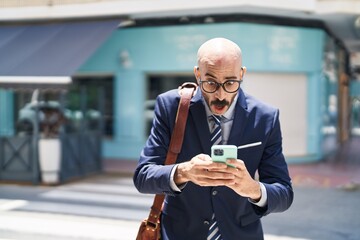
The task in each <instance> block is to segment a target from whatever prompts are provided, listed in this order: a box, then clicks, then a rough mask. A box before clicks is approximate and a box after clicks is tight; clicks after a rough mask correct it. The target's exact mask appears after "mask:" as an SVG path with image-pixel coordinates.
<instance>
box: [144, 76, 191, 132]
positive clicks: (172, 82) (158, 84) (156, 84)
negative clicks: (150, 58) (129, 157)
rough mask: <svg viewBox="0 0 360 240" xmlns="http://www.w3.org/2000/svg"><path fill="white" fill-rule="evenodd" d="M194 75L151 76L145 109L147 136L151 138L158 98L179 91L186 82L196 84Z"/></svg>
mask: <svg viewBox="0 0 360 240" xmlns="http://www.w3.org/2000/svg"><path fill="white" fill-rule="evenodd" d="M194 81H195V78H194V76H193V75H191V74H188V75H175V74H174V75H149V77H148V79H147V97H146V102H145V104H144V108H145V125H146V127H145V131H146V132H145V135H146V137H147V136H149V134H150V130H151V126H152V121H153V118H154V107H155V99H156V97H157V96H158V95H159V94H161V93H163V92H166V91H169V90H171V89H177V88H178V87H179V86H180V85H181V84H183V83H184V82H194Z"/></svg>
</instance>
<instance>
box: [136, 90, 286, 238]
mask: <svg viewBox="0 0 360 240" xmlns="http://www.w3.org/2000/svg"><path fill="white" fill-rule="evenodd" d="M179 99H180V97H179V94H178V91H177V90H172V91H169V92H166V93H164V94H161V95H159V96H158V98H157V101H156V106H155V118H154V121H153V128H152V130H151V134H150V136H149V138H148V140H147V142H146V145H145V147H144V149H143V151H142V152H141V156H140V160H139V164H138V166H137V169H136V171H135V174H134V184H135V186H136V188H137V189H138V190H139V191H140V192H142V193H157V194H158V193H164V194H166V198H165V201H164V206H163V214H162V239H170V240H175V239H179V240H184V239H192V240H196V239H199V240H204V239H206V236H207V233H208V229H209V225H208V223H209V221H210V219H211V216H212V214H213V212H215V215H216V219H217V221H218V224H219V228H220V231H221V233H222V236H223V239H225V240H232V239H234V240H235V239H236V240H237V239H245V240H251V239H263V231H262V226H261V222H260V218H261V217H262V216H264V215H266V214H269V213H271V212H281V211H285V210H286V209H287V208H289V207H290V205H291V203H292V200H293V191H292V187H291V180H290V177H289V174H288V169H287V164H286V162H285V159H284V156H283V153H282V136H281V130H280V123H279V111H278V110H277V109H275V108H273V107H270V106H269V105H266V104H264V103H262V102H260V101H258V100H256V99H255V98H253V97H251V96H249V95H247V94H245V93H244V92H243V91H242V90H241V89H240V90H239V97H238V100H237V102H236V107H235V116H234V121H233V126H232V129H231V132H230V137H229V140H228V144H231V145H236V146H239V145H243V144H248V143H253V142H259V141H261V142H262V145H260V146H256V147H252V148H247V149H240V150H238V159H241V160H243V161H244V162H245V165H246V167H247V169H248V171H249V173H250V175H251V176H253V177H254V176H255V172H256V171H257V170H258V174H259V180H260V181H261V182H262V183H263V184H264V185H265V187H266V191H267V206H266V207H265V208H259V207H257V206H256V205H253V204H252V203H250V202H249V201H248V199H247V198H244V197H241V196H239V195H238V194H236V193H235V192H234V191H233V190H232V189H230V188H228V187H201V186H198V185H196V184H194V183H192V182H188V183H187V185H186V186H185V188H184V189H183V190H182V191H181V192H180V193H178V192H174V191H173V190H172V189H171V187H170V173H171V169H172V168H173V167H174V165H166V166H164V165H163V164H164V161H165V158H166V153H167V150H168V146H169V142H170V138H171V133H172V131H173V128H174V123H175V116H176V111H177V107H178V103H179ZM210 148H211V143H210V132H209V127H208V122H207V117H206V113H205V107H204V103H203V100H202V95H201V91H200V90H198V91H197V93H196V95H195V96H194V97H193V98H192V100H191V104H190V112H189V117H188V119H187V123H186V130H185V135H184V142H183V146H182V150H181V152H180V154H179V155H178V159H177V162H178V163H181V162H184V161H189V160H190V159H191V158H192V157H194V156H195V155H197V154H200V153H205V154H209V155H210Z"/></svg>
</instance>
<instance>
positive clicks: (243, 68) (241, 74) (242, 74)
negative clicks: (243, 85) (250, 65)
mask: <svg viewBox="0 0 360 240" xmlns="http://www.w3.org/2000/svg"><path fill="white" fill-rule="evenodd" d="M245 73H246V67H245V66H243V67H241V72H240V80H243V79H244V75H245Z"/></svg>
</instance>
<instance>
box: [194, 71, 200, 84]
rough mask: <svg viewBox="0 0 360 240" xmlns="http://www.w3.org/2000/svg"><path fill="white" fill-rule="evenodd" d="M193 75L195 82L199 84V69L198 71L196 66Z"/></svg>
mask: <svg viewBox="0 0 360 240" xmlns="http://www.w3.org/2000/svg"><path fill="white" fill-rule="evenodd" d="M194 75H195V78H196V82H197V84H198V85H199V84H200V71H199V67H198V66H195V67H194Z"/></svg>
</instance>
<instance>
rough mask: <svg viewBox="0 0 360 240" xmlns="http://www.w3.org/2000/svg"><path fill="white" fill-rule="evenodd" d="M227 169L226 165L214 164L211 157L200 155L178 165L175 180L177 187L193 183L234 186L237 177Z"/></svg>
mask: <svg viewBox="0 0 360 240" xmlns="http://www.w3.org/2000/svg"><path fill="white" fill-rule="evenodd" d="M227 168H228V167H227V166H226V164H224V163H216V162H213V161H212V159H211V157H210V156H209V155H206V154H199V155H196V156H195V157H193V158H192V159H191V160H190V161H188V162H183V163H180V164H179V165H178V167H177V169H176V172H175V176H174V180H175V183H176V184H177V185H181V184H183V183H185V182H188V181H191V182H193V183H195V184H197V185H200V186H227V185H231V186H232V185H234V184H235V175H234V174H233V173H232V172H230V171H227Z"/></svg>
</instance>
